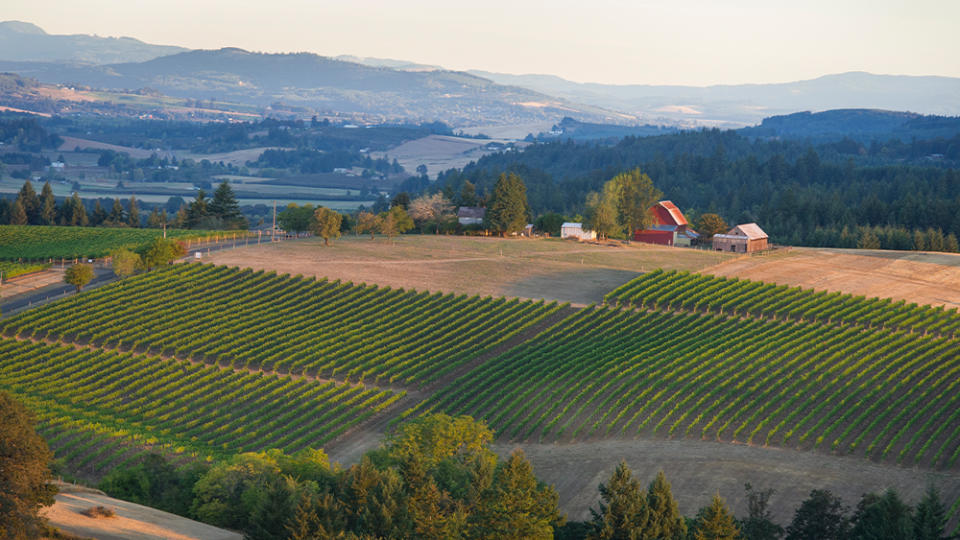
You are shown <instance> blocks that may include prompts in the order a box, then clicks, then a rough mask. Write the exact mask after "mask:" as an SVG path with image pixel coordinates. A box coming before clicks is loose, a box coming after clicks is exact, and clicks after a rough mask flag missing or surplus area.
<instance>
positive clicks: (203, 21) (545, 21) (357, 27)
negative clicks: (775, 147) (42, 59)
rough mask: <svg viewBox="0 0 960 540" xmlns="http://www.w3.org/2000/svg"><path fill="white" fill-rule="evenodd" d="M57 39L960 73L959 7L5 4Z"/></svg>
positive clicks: (790, 73) (707, 71) (562, 71)
mask: <svg viewBox="0 0 960 540" xmlns="http://www.w3.org/2000/svg"><path fill="white" fill-rule="evenodd" d="M10 19H15V20H23V21H28V22H33V23H35V24H38V25H40V26H41V27H43V28H44V29H45V30H46V31H47V32H50V33H57V34H63V33H70V34H72V33H90V34H98V35H101V36H121V35H123V36H131V37H136V38H139V39H142V40H144V41H148V42H152V43H160V44H170V45H181V46H185V47H191V48H219V47H226V46H236V47H242V48H244V49H249V50H256V51H267V52H290V51H310V52H316V53H318V54H323V55H327V56H335V55H339V54H352V55H357V56H375V57H382V58H384V57H385V58H398V59H404V60H411V61H415V62H422V63H427V64H439V65H442V66H444V67H447V68H450V69H483V70H489V71H502V72H507V73H550V74H555V75H560V76H562V77H565V78H568V79H572V80H576V81H591V82H606V83H640V84H694V85H707V84H723V83H750V82H758V83H759V82H781V81H791V80H797V79H807V78H813V77H817V76H820V75H825V74H828V73H839V72H844V71H870V72H873V73H885V74H907V75H947V76H953V77H960V55H958V54H957V53H958V51H960V1H958V0H870V1H868V0H793V1H780V0H732V1H731V0H713V1H709V0H673V1H666V0H646V1H644V0H633V1H630V0H578V1H568V0H550V1H539V0H537V1H533V0H509V1H506V0H476V1H472V2H465V1H460V0H413V1H398V0H336V1H328V0H269V1H263V0H83V1H76V0H56V1H54V0H0V20H10Z"/></svg>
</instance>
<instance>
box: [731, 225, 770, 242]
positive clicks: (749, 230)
mask: <svg viewBox="0 0 960 540" xmlns="http://www.w3.org/2000/svg"><path fill="white" fill-rule="evenodd" d="M727 234H732V235H735V236H746V237H747V238H749V239H750V240H760V239H763V238H769V237H768V236H767V233H765V232H763V229H761V228H760V226H759V225H757V224H756V223H745V224H743V225H737V226H736V227H734V228H732V229H730V232H729V233H727Z"/></svg>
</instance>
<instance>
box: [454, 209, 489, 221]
mask: <svg viewBox="0 0 960 540" xmlns="http://www.w3.org/2000/svg"><path fill="white" fill-rule="evenodd" d="M486 213H487V209H486V208H482V207H480V206H461V207H460V208H459V209H457V217H458V218H479V219H482V218H483V216H484V215H485V214H486Z"/></svg>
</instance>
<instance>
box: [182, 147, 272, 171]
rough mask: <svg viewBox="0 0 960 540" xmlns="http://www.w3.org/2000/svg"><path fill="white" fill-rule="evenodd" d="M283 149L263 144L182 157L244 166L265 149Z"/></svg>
mask: <svg viewBox="0 0 960 540" xmlns="http://www.w3.org/2000/svg"><path fill="white" fill-rule="evenodd" d="M277 149H279V150H285V149H284V148H279V147H275V146H263V147H259V148H245V149H243V150H234V151H233V152H221V153H219V154H193V153H185V154H183V156H182V157H185V158H190V159H193V160H196V161H200V160H204V159H206V160H209V161H212V162H216V163H219V162H221V161H222V162H224V163H226V164H228V165H236V166H237V167H244V166H246V164H247V162H248V161H256V160H257V158H259V157H260V154H262V153H263V152H264V151H265V150H277Z"/></svg>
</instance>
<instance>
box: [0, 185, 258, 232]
mask: <svg viewBox="0 0 960 540" xmlns="http://www.w3.org/2000/svg"><path fill="white" fill-rule="evenodd" d="M140 206H141V204H140V203H139V202H138V201H137V199H136V197H135V196H131V197H130V199H129V200H128V201H125V202H124V201H121V200H120V199H119V198H115V199H114V200H113V204H112V206H111V207H110V209H109V211H108V210H107V209H106V208H104V207H103V205H101V204H100V200H99V199H97V200H96V201H95V202H94V205H93V210H92V211H90V212H88V211H87V205H86V203H85V202H84V201H82V200H81V199H80V197H79V196H78V195H77V194H76V193H74V194H73V195H72V196H70V197H68V198H65V199H63V201H61V202H60V203H58V202H57V199H56V197H55V196H54V195H53V189H52V188H51V187H50V182H46V183H45V184H44V185H43V188H42V189H41V191H40V194H39V195H37V192H36V191H35V190H34V188H33V185H32V184H31V183H30V181H29V180H27V181H26V182H24V184H23V187H22V188H20V191H19V193H17V197H16V198H15V199H14V200H12V201H8V200H7V199H0V224H4V225H67V226H79V227H98V226H102V227H142V226H147V227H149V228H157V229H159V228H162V227H164V226H165V225H167V224H169V225H171V226H173V227H176V228H183V229H229V230H237V229H246V228H247V220H246V218H245V217H244V216H243V213H242V212H241V211H240V205H239V204H238V203H237V199H236V196H235V195H234V193H233V189H232V188H231V187H230V184H229V183H228V182H226V181H224V182H222V183H221V184H220V185H219V186H218V187H217V189H216V190H215V191H214V193H213V198H212V199H210V200H208V199H207V196H206V193H205V192H204V191H203V190H198V191H197V196H196V199H195V200H194V201H192V202H190V203H189V204H187V203H184V204H182V205H181V206H180V209H179V211H178V212H177V214H176V215H175V217H174V219H173V220H170V221H168V215H167V212H166V209H165V208H163V207H162V206H160V205H154V206H153V210H152V211H151V212H150V214H149V215H147V216H146V217H144V216H143V214H142V213H141V212H140Z"/></svg>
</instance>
